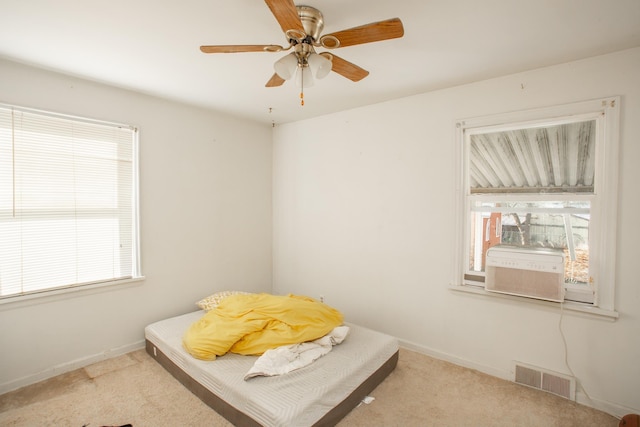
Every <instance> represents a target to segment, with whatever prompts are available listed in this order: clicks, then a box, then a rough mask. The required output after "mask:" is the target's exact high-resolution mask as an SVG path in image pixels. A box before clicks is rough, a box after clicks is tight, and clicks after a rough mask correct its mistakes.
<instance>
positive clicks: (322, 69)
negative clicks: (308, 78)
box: [307, 53, 332, 79]
mask: <svg viewBox="0 0 640 427" xmlns="http://www.w3.org/2000/svg"><path fill="white" fill-rule="evenodd" d="M307 62H308V63H309V68H311V73H312V74H313V76H314V77H315V78H316V79H323V78H325V77H327V75H328V74H329V72H330V71H331V65H332V64H331V61H329V60H328V59H327V58H326V57H324V56H322V55H318V54H317V53H312V54H311V55H309V58H308V59H307Z"/></svg>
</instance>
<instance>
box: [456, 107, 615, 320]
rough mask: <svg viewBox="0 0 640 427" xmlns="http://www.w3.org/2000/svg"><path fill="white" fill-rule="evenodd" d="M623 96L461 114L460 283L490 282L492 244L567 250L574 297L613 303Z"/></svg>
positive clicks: (568, 288) (567, 277) (569, 292)
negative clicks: (495, 112) (504, 111)
mask: <svg viewBox="0 0 640 427" xmlns="http://www.w3.org/2000/svg"><path fill="white" fill-rule="evenodd" d="M618 111H619V100H618V99H617V98H610V99H603V100H596V101H586V102H584V103H578V104H571V105H566V106H558V107H550V108H547V109H541V110H534V111H528V112H527V111H525V112H516V113H507V114H504V115H498V116H492V117H485V118H477V119H470V120H465V121H460V122H459V123H458V135H459V138H460V150H459V153H460V155H461V157H460V165H461V170H460V171H459V175H458V176H459V177H460V178H461V179H462V181H461V182H460V183H459V186H458V188H459V189H460V193H461V198H460V206H461V207H463V208H462V209H461V210H460V212H461V214H460V215H459V224H460V230H461V232H460V233H459V240H458V243H457V251H459V253H460V254H461V255H459V256H458V258H457V259H458V260H459V264H458V267H457V268H459V270H458V271H460V276H459V279H457V283H459V284H461V285H463V284H466V285H470V286H481V287H482V286H484V278H485V269H486V261H487V252H488V250H489V249H490V248H491V247H493V246H497V245H508V246H511V247H515V248H516V249H532V250H535V248H547V249H553V250H554V251H558V252H560V251H561V252H564V259H565V266H564V283H565V292H566V294H565V300H571V301H576V302H581V303H587V304H592V305H596V306H603V307H606V308H607V309H611V308H612V306H613V286H614V268H615V266H614V260H613V254H615V220H616V216H615V212H616V203H617V197H616V183H617V146H618V140H617V137H618V120H619V119H618V117H619V112H618Z"/></svg>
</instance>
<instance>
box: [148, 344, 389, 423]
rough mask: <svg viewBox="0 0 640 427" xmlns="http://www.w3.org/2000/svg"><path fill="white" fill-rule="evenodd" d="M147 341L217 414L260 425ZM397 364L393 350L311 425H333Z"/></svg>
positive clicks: (150, 349)
mask: <svg viewBox="0 0 640 427" xmlns="http://www.w3.org/2000/svg"><path fill="white" fill-rule="evenodd" d="M145 341H146V350H147V353H148V354H149V355H150V356H151V357H153V358H154V359H156V361H157V362H158V363H159V364H160V365H161V366H162V367H164V368H165V369H166V370H167V371H168V372H169V373H170V374H171V375H173V376H174V377H175V378H176V379H177V380H178V381H180V382H181V383H182V384H183V385H184V386H185V387H186V388H187V389H189V390H190V391H191V392H192V393H193V394H195V395H196V396H198V398H200V400H202V401H203V402H204V403H206V404H207V405H208V406H210V407H211V408H212V409H213V410H214V411H216V412H217V413H218V414H220V415H222V416H223V417H224V418H226V419H227V420H228V421H229V422H230V423H231V424H233V425H234V426H238V427H260V426H262V425H261V424H259V423H258V422H257V421H256V420H254V419H253V418H251V417H250V416H248V415H246V414H245V413H243V412H241V411H239V410H238V409H236V408H234V407H233V406H231V405H230V404H228V403H227V402H225V401H224V400H222V399H221V398H220V397H218V396H216V395H215V394H213V393H212V392H211V391H209V390H208V389H207V388H205V387H204V386H203V385H201V384H200V383H199V382H197V381H196V380H194V379H193V378H191V377H190V376H189V375H188V374H186V373H185V372H184V371H183V370H181V369H180V368H179V367H178V366H177V365H176V364H175V363H173V361H171V360H170V359H169V358H168V357H167V356H166V355H165V354H164V353H162V351H160V349H159V348H157V347H156V346H155V345H154V344H153V343H152V342H151V341H149V340H145ZM397 364H398V352H395V353H394V354H393V355H392V356H391V357H390V358H389V359H388V360H387V361H386V362H385V363H384V364H383V365H382V366H381V367H380V368H379V369H378V370H377V371H375V372H374V373H373V374H371V375H370V376H369V378H367V379H366V380H365V381H364V382H363V383H362V384H360V386H359V387H358V388H356V389H355V390H354V391H353V392H352V393H351V394H350V395H349V396H347V397H346V398H345V399H344V400H343V401H342V402H341V403H339V404H338V405H337V406H335V407H334V408H333V409H331V410H330V411H329V412H327V413H326V414H325V415H324V416H323V417H322V418H321V419H320V420H318V421H317V422H316V423H315V424H314V426H318V427H319V426H334V425H336V424H337V423H338V422H339V421H340V420H341V419H342V418H344V417H345V416H346V415H347V414H348V413H349V412H351V410H352V409H353V408H355V407H356V406H358V404H359V403H360V402H361V401H362V399H364V398H365V397H366V396H367V395H368V394H369V393H370V392H371V391H373V389H375V388H376V387H377V386H378V384H380V383H381V382H382V381H383V380H384V379H385V378H386V377H387V376H388V375H389V374H390V373H391V372H392V371H393V370H394V369H395V367H396V365H397Z"/></svg>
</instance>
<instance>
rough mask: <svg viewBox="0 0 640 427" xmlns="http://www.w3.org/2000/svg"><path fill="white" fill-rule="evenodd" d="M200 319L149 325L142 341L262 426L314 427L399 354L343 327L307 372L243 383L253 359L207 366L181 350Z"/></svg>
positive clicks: (380, 339)
mask: <svg viewBox="0 0 640 427" xmlns="http://www.w3.org/2000/svg"><path fill="white" fill-rule="evenodd" d="M203 315H204V311H196V312H193V313H188V314H185V315H182V316H177V317H173V318H170V319H165V320H162V321H159V322H156V323H153V324H151V325H149V326H147V327H146V328H145V337H146V339H147V340H149V341H150V342H151V343H153V344H154V345H155V346H156V347H157V348H158V349H159V350H160V351H162V352H163V353H164V354H165V355H166V356H167V357H168V358H169V359H171V361H173V363H175V364H176V365H177V366H179V367H180V368H181V369H182V370H183V371H184V372H186V373H187V374H188V375H189V376H190V377H192V378H194V379H195V380H197V381H198V382H199V383H200V384H202V385H203V386H204V387H206V388H207V389H208V390H209V391H211V392H213V393H214V394H216V395H217V396H218V397H220V398H221V399H223V400H224V401H226V402H227V403H228V404H230V405H232V406H233V407H235V408H236V409H238V410H240V411H241V412H243V413H245V414H246V415H249V416H250V417H252V418H253V419H255V420H256V421H257V422H258V423H260V424H262V425H264V426H274V427H275V426H309V425H313V424H314V423H315V422H317V421H318V420H320V419H321V418H322V417H323V416H324V415H325V414H326V413H327V412H329V411H330V410H331V409H332V408H333V407H335V406H336V405H338V404H339V403H340V402H342V401H343V400H344V399H345V398H346V397H347V396H349V394H350V393H351V392H353V391H354V390H355V389H356V388H357V387H358V386H359V385H360V384H361V383H362V382H363V381H365V380H366V379H367V378H368V377H369V376H370V375H371V374H372V373H374V372H375V371H376V370H377V369H378V368H380V366H382V365H383V364H384V362H386V361H387V360H388V359H389V358H390V357H391V356H392V355H393V354H394V353H395V352H396V351H398V341H397V339H396V338H394V337H391V336H389V335H386V334H383V333H380V332H375V331H372V330H370V329H367V328H364V327H361V326H356V325H353V324H348V326H349V327H350V328H351V330H350V332H349V336H348V337H347V339H346V340H345V341H344V342H343V343H342V344H340V345H337V346H335V347H334V348H333V350H332V351H331V352H330V353H329V354H327V355H326V356H324V357H321V358H320V359H318V360H317V361H315V362H314V363H312V364H311V365H310V366H307V367H305V368H302V369H299V370H296V371H293V372H290V373H288V374H285V375H281V376H277V377H256V378H252V379H250V380H247V381H245V380H244V379H243V378H244V375H245V374H246V373H247V372H248V371H249V369H251V367H252V366H253V364H254V362H255V360H256V359H257V357H255V356H241V355H237V354H232V353H228V354H226V355H224V356H222V357H218V358H216V360H215V361H209V362H208V361H202V360H198V359H195V358H193V357H192V356H191V355H190V354H189V353H187V352H186V351H185V350H184V349H183V347H182V336H183V334H184V332H185V330H186V329H187V328H188V327H189V326H190V325H191V324H192V323H193V322H195V321H196V320H198V319H199V318H200V317H201V316H203Z"/></svg>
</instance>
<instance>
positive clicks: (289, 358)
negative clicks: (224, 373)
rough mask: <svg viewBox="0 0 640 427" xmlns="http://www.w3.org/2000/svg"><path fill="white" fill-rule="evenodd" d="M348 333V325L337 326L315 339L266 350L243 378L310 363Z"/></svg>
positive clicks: (277, 373)
mask: <svg viewBox="0 0 640 427" xmlns="http://www.w3.org/2000/svg"><path fill="white" fill-rule="evenodd" d="M348 333H349V327H348V326H338V327H336V328H334V329H333V330H332V331H331V332H330V333H328V334H327V335H325V336H324V337H322V338H318V339H317V340H314V341H309V342H303V343H299V344H292V345H283V346H280V347H278V348H274V349H271V350H267V351H265V352H264V354H263V355H262V356H260V357H259V358H258V360H256V362H255V363H254V365H253V367H252V368H251V369H249V372H247V374H246V375H245V376H244V380H245V381H246V380H248V379H250V378H254V377H258V376H265V377H271V376H276V375H282V374H286V373H288V372H291V371H294V370H296V369H300V368H303V367H305V366H307V365H310V364H311V363H313V362H314V361H316V360H317V359H319V358H320V357H322V356H324V355H325V354H327V353H329V352H330V351H331V350H332V349H333V346H334V345H338V344H340V343H342V341H344V339H345V338H346V337H347V334H348Z"/></svg>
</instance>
